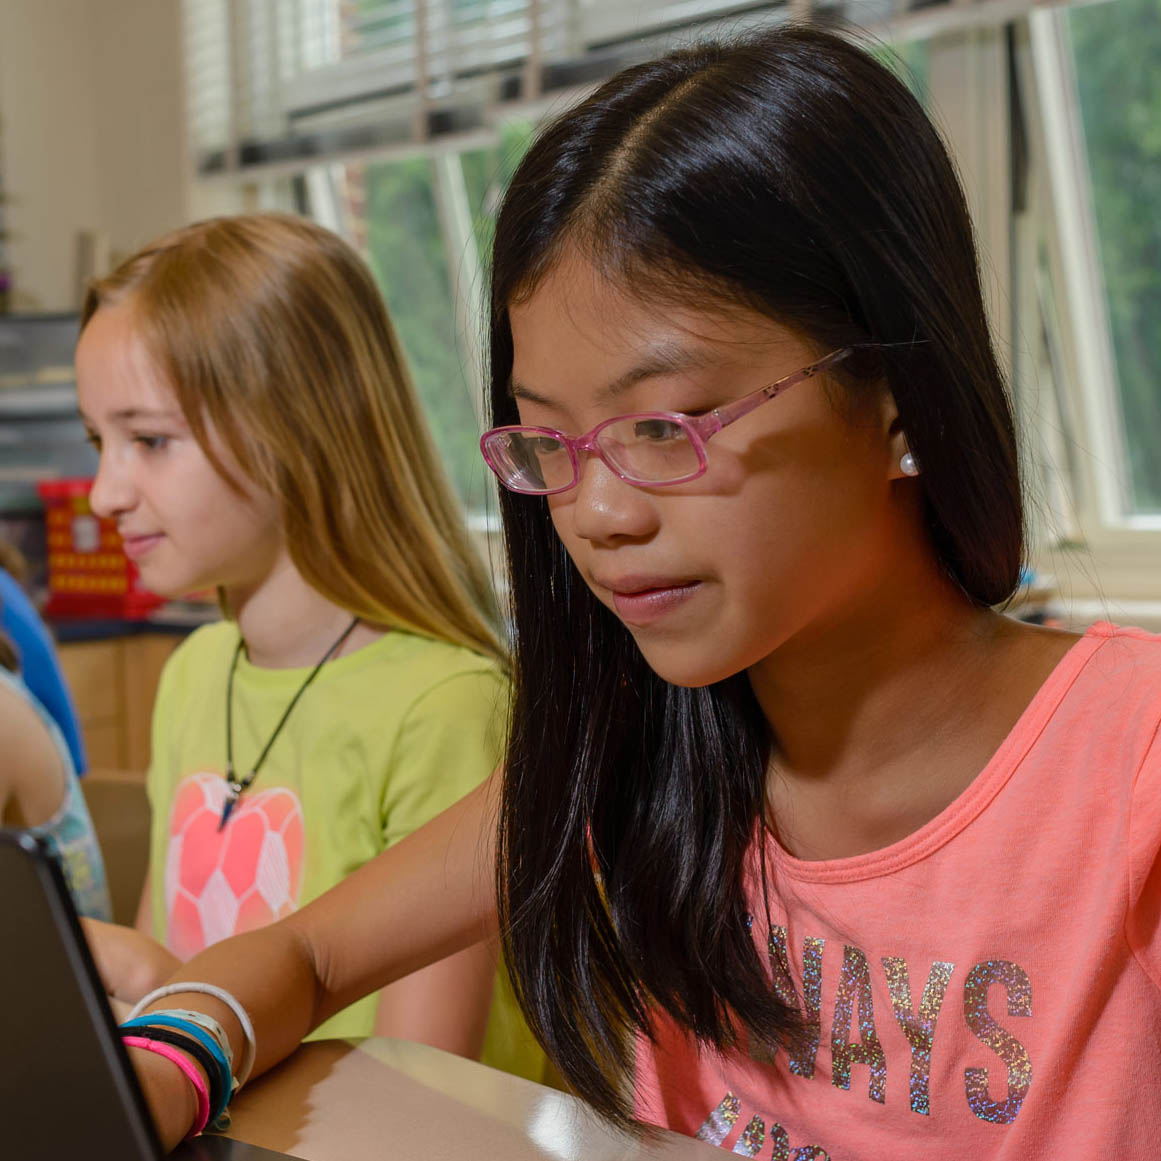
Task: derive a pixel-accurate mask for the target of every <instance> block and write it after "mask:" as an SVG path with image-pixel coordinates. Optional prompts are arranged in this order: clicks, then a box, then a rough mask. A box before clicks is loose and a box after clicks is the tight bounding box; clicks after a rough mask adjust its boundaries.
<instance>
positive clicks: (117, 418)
mask: <svg viewBox="0 0 1161 1161" xmlns="http://www.w3.org/2000/svg"><path fill="white" fill-rule="evenodd" d="M77 414H78V415H79V416H80V417H81V422H82V423H88V424H90V425H91V424H92V420H90V419H89V417H88V416H87V415H86V414H85V413H84V412H83V411H78V412H77ZM109 418H110V419H111V420H113V421H114V422H115V423H130V422H133V421H134V420H138V419H168V420H171V421H176V422H179V423H184V422H185V417H184V416H183V415H182V414H181V412H180V411H175V410H173V409H172V408H164V407H123V408H121V410H120V411H114V412H113V414H112V415H110V416H109Z"/></svg>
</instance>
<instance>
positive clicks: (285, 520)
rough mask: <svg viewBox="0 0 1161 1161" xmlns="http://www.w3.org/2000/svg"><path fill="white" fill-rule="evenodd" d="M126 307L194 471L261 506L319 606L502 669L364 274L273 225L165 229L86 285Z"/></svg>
mask: <svg viewBox="0 0 1161 1161" xmlns="http://www.w3.org/2000/svg"><path fill="white" fill-rule="evenodd" d="M120 302H126V303H127V304H128V305H129V307H130V309H132V311H133V313H134V319H135V321H136V323H137V325H138V327H139V328H140V329H139V333H140V335H141V337H142V339H143V341H144V342H145V344H146V347H147V349H148V350H149V352H150V354H151V356H152V357H153V359H154V361H155V362H156V364H157V367H158V369H159V370H160V371H161V372H163V373H164V374H165V375H166V377H167V379H168V380H169V383H170V384H171V385H172V387H173V390H174V391H175V393H176V395H177V398H178V402H179V404H180V406H181V409H182V412H183V414H184V415H185V418H186V420H187V422H188V423H189V425H190V428H191V430H192V432H193V434H194V437H195V438H196V439H197V441H198V443H199V444H200V445H201V447H202V450H203V451H204V452H205V453H206V455H207V456H208V457H209V459H210V462H211V463H213V464H214V466H215V467H216V468H217V469H218V471H219V472H221V473H222V475H223V477H224V478H226V479H227V480H228V481H230V482H231V483H232V484H233V485H234V486H236V487H237V486H239V482H238V481H237V480H236V479H234V478H233V477H232V475H231V473H230V472H229V471H228V470H227V469H226V467H225V465H224V464H223V463H222V457H221V456H219V455H218V454H216V452H215V450H214V446H213V441H212V440H211V433H214V435H216V436H217V438H218V439H220V441H221V443H222V444H223V445H224V446H225V448H226V449H227V450H228V451H229V453H230V456H231V458H232V459H233V461H234V462H235V463H237V464H238V465H239V468H240V470H241V472H242V473H243V474H244V475H245V477H246V478H247V479H248V480H249V481H251V482H252V483H253V485H255V486H256V487H257V488H259V489H261V490H262V491H263V492H265V493H267V494H269V495H271V496H274V497H276V499H277V500H278V502H279V506H280V509H281V521H282V529H283V534H284V535H285V537H286V542H287V547H288V551H289V553H290V556H291V559H292V560H293V562H294V564H295V566H296V567H297V568H298V570H299V572H300V573H301V574H302V576H303V578H304V579H305V580H306V581H307V583H308V584H310V585H311V586H312V587H313V588H315V589H316V590H317V591H318V592H320V593H321V594H322V595H323V596H325V597H326V598H327V599H328V600H330V601H332V602H334V603H335V604H336V605H340V606H341V607H343V608H345V609H347V610H349V611H350V612H351V613H354V614H356V615H358V616H359V617H362V618H364V619H365V620H367V621H368V622H370V623H372V624H376V625H380V626H385V627H396V628H404V629H408V630H411V631H414V632H417V633H422V634H425V635H427V636H430V637H435V638H439V639H441V640H444V641H449V642H452V643H455V644H458V645H464V646H466V647H468V648H470V649H473V650H475V651H476V652H479V653H483V654H485V655H487V656H491V657H494V658H497V659H503V656H504V650H503V647H502V646H501V644H500V640H499V637H498V634H497V630H496V623H497V617H496V606H495V599H494V596H493V594H492V590H491V586H490V584H489V582H488V578H487V574H486V572H485V570H484V567H483V565H482V563H481V561H480V560H479V558H478V556H477V555H476V554H475V552H474V551H473V550H472V547H471V545H470V543H469V540H468V536H467V530H466V528H465V525H464V520H463V515H462V512H461V510H460V507H459V504H458V502H457V501H456V499H455V497H454V495H453V493H452V490H451V487H450V485H449V484H448V480H447V476H446V474H445V472H444V470H443V467H442V465H441V463H440V460H439V457H438V456H437V454H436V451H435V447H434V444H433V443H432V439H431V435H430V434H429V431H428V428H427V425H426V423H425V421H424V419H423V414H422V411H421V409H420V405H419V401H418V399H417V397H416V393H415V389H414V387H413V385H412V383H411V378H410V376H409V374H408V371H407V366H406V363H405V361H404V357H403V352H402V349H401V347H400V344H399V340H398V338H397V337H396V334H395V331H394V328H393V327H392V325H391V321H390V319H389V317H388V315H387V310H386V307H385V306H384V304H383V299H382V297H381V295H380V293H379V290H378V288H377V286H376V285H375V282H374V280H373V278H372V276H371V273H370V271H369V270H368V269H367V267H366V266H365V264H364V263H363V262H362V261H361V260H360V258H359V257H358V255H357V254H356V253H355V252H354V251H353V250H352V249H351V247H350V246H348V245H347V244H346V243H345V242H344V241H343V240H342V239H341V238H339V237H337V236H336V235H334V234H332V233H331V232H330V231H328V230H324V229H322V228H321V227H320V226H317V225H315V224H313V223H312V222H309V221H307V220H306V219H303V218H296V217H292V216H291V215H288V214H269V213H266V214H247V215H242V216H239V217H229V218H215V219H212V220H209V221H205V222H199V223H197V224H195V225H192V226H188V227H186V228H184V229H181V230H177V231H175V232H174V233H172V234H168V235H166V236H165V237H163V238H160V239H159V240H157V241H156V242H154V243H153V244H151V245H149V246H147V247H145V248H144V249H143V250H141V251H140V252H139V253H137V254H135V255H134V256H133V257H131V258H129V259H127V260H126V261H125V262H124V263H122V264H121V266H120V267H118V269H117V270H115V271H114V272H113V273H112V274H110V275H109V276H108V277H106V278H103V279H100V280H98V281H96V282H94V283H93V284H92V285H91V286H90V288H89V291H88V293H87V295H86V297H85V303H84V307H83V309H82V315H81V328H82V330H83V329H84V327H85V325H86V324H87V323H88V322H89V320H90V319H91V318H92V317H93V315H94V314H95V313H96V311H97V310H98V309H99V308H100V307H101V306H104V305H112V304H115V303H120Z"/></svg>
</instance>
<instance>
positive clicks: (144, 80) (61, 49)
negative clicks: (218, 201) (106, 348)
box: [0, 0, 189, 311]
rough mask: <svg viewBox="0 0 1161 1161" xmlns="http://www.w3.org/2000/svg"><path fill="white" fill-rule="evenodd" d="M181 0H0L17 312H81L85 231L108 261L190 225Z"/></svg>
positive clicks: (4, 154) (2, 143) (1, 140)
mask: <svg viewBox="0 0 1161 1161" xmlns="http://www.w3.org/2000/svg"><path fill="white" fill-rule="evenodd" d="M182 85H183V82H182V70H181V5H180V4H179V3H178V2H177V0H0V188H2V189H3V191H4V193H5V195H6V197H7V199H8V200H7V204H6V205H5V206H4V222H5V226H6V228H7V229H8V230H9V231H10V233H11V234H12V237H11V239H10V241H9V242H8V244H7V257H8V263H9V265H10V267H11V268H12V274H13V284H14V302H13V306H14V309H16V310H21V311H32V310H37V311H39V310H68V309H72V308H75V307H76V305H77V289H78V287H77V276H76V268H77V257H76V243H77V236H78V233H79V232H80V231H83V230H91V231H100V232H103V233H104V234H105V235H106V236H107V238H108V242H109V247H110V249H111V251H112V254H113V256H114V258H116V257H117V256H118V255H125V254H128V253H130V252H131V251H132V250H134V249H136V248H137V247H138V246H139V245H141V244H142V243H144V242H147V241H148V240H149V239H150V238H151V237H153V236H155V235H156V234H158V233H161V232H162V231H164V230H167V229H170V228H172V227H174V226H177V225H181V224H182V223H183V222H185V221H186V220H187V217H188V184H189V183H188V170H187V165H188V161H187V150H186V146H185V140H186V138H185V124H184V112H183V103H184V98H183V92H182Z"/></svg>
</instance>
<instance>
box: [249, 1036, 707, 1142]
mask: <svg viewBox="0 0 1161 1161" xmlns="http://www.w3.org/2000/svg"><path fill="white" fill-rule="evenodd" d="M231 1116H232V1118H233V1123H232V1125H231V1128H230V1134H229V1135H230V1136H231V1137H236V1138H238V1139H239V1140H242V1141H249V1142H250V1143H251V1144H254V1145H263V1146H265V1147H266V1148H267V1149H279V1150H283V1151H285V1152H288V1153H292V1154H294V1155H295V1156H298V1157H302V1158H304V1161H432V1158H439V1159H440V1161H714V1158H718V1159H719V1161H720V1158H721V1156H722V1154H721V1151H720V1150H718V1149H714V1148H711V1147H710V1146H709V1145H706V1144H704V1143H703V1142H701V1141H695V1140H693V1139H691V1138H689V1137H681V1136H678V1135H676V1134H673V1133H665V1134H662V1135H661V1137H660V1139H659V1140H658V1141H656V1142H654V1143H652V1144H649V1145H644V1144H639V1143H638V1142H636V1141H633V1140H631V1139H629V1138H626V1137H622V1136H618V1135H616V1134H614V1133H613V1132H612V1131H611V1130H610V1129H608V1128H607V1127H606V1126H605V1125H604V1124H603V1122H601V1121H600V1120H598V1118H597V1117H596V1115H595V1114H594V1113H592V1112H591V1111H589V1110H588V1109H587V1108H586V1107H585V1106H584V1105H583V1104H582V1103H581V1102H580V1101H578V1100H576V1099H575V1098H574V1097H571V1096H568V1095H567V1094H565V1093H562V1092H557V1091H556V1090H555V1089H550V1088H545V1087H543V1086H542V1085H538V1084H533V1083H532V1082H531V1081H527V1080H521V1079H520V1078H518V1077H514V1076H509V1075H508V1074H507V1073H503V1072H497V1071H495V1070H494V1069H491V1068H486V1067H485V1066H484V1065H482V1064H476V1063H475V1062H473V1061H470V1060H464V1059H463V1058H462V1057H459V1056H451V1055H449V1054H448V1053H445V1052H440V1051H439V1050H438V1049H435V1048H428V1047H427V1046H426V1045H422V1044H410V1043H407V1042H405V1041H402V1040H386V1039H382V1038H379V1037H373V1038H371V1039H369V1040H364V1041H362V1042H355V1041H346V1040H327V1041H320V1042H316V1043H312V1044H306V1045H304V1046H303V1047H302V1048H300V1049H299V1050H298V1051H297V1052H296V1053H295V1054H294V1055H293V1056H292V1057H290V1058H289V1059H288V1060H286V1061H285V1062H284V1063H283V1064H281V1065H279V1067H278V1068H276V1069H273V1070H272V1071H271V1072H269V1073H267V1074H266V1075H265V1076H262V1077H259V1079H258V1080H256V1081H255V1082H254V1083H253V1084H252V1085H247V1087H246V1088H244V1089H243V1090H242V1091H241V1092H240V1093H239V1094H238V1097H237V1098H236V1099H235V1101H234V1103H233V1105H231Z"/></svg>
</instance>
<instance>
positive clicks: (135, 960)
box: [81, 919, 181, 1076]
mask: <svg viewBox="0 0 1161 1161" xmlns="http://www.w3.org/2000/svg"><path fill="white" fill-rule="evenodd" d="M81 926H82V928H83V929H84V932H85V938H86V939H87V940H88V942H89V951H91V952H92V955H93V959H94V960H95V961H96V964H97V971H98V972H100V974H101V982H102V983H103V984H104V985H105V991H106V992H108V993H109V995H110V996H115V997H116V998H117V999H119V1000H124V1001H125V1002H126V1003H129V1004H135V1003H137V1001H138V1000H140V999H141V997H142V996H144V995H145V994H146V993H147V992H151V991H153V989H154V988H157V987H160V986H161V985H162V984H163V983H165V981H166V980H167V979H169V977H170V976H172V975H173V973H174V972H175V971H177V969H178V968H179V967H180V966H181V960H179V959H178V958H177V956H175V955H171V954H170V952H168V951H166V949H165V948H164V947H162V946H161V944H160V943H158V942H157V940H155V939H151V938H150V937H149V936H148V935H142V934H141V932H140V931H136V930H135V929H134V928H132V927H121V926H119V925H118V924H115V923H102V922H101V921H100V920H99V919H82V920H81ZM170 1068H171V1069H173V1066H172V1065H170ZM173 1071H175V1072H176V1071H177V1070H176V1069H173ZM179 1076H180V1073H179Z"/></svg>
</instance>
